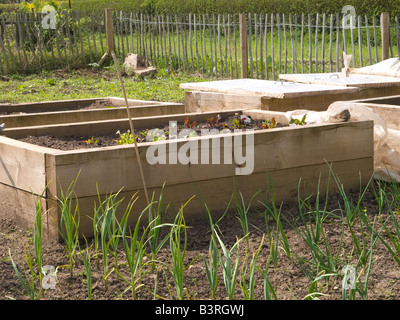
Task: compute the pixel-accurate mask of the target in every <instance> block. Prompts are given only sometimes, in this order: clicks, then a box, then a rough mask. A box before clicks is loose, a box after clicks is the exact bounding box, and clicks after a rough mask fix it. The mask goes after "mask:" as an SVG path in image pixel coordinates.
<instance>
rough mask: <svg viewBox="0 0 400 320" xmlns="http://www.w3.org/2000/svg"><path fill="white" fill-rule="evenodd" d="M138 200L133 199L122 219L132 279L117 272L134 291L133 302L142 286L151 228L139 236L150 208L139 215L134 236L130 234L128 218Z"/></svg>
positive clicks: (123, 238)
mask: <svg viewBox="0 0 400 320" xmlns="http://www.w3.org/2000/svg"><path fill="white" fill-rule="evenodd" d="M136 199H137V198H136V196H135V197H132V198H131V201H130V203H129V204H128V206H127V208H126V210H125V213H124V216H123V217H122V219H121V237H122V244H123V247H124V253H125V259H126V263H127V265H128V267H129V272H130V277H129V278H128V277H126V276H124V275H123V274H122V273H121V272H120V271H119V270H117V269H116V270H115V273H116V274H117V276H118V277H119V278H121V279H122V280H123V281H124V282H126V283H127V284H128V285H129V287H128V289H129V288H130V289H131V291H132V299H133V300H136V298H137V290H138V289H139V288H140V287H141V286H142V285H141V284H138V282H139V280H140V278H141V271H142V268H143V266H144V262H143V258H144V256H145V251H146V242H147V241H146V236H147V232H148V230H149V226H147V227H146V228H144V230H143V231H142V234H141V236H139V229H140V224H141V219H142V217H143V215H144V214H145V213H146V212H147V210H148V207H149V206H148V207H147V208H145V209H144V210H143V211H142V212H141V214H140V215H139V217H138V219H137V221H136V225H135V228H134V231H133V234H132V232H131V231H130V230H129V234H128V218H129V215H130V213H131V211H132V206H133V204H134V203H135V201H136Z"/></svg>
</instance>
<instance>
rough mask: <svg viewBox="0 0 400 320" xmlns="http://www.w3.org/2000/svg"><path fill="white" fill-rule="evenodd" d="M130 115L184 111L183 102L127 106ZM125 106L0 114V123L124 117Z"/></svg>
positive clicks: (19, 124)
mask: <svg viewBox="0 0 400 320" xmlns="http://www.w3.org/2000/svg"><path fill="white" fill-rule="evenodd" d="M129 109H130V112H131V116H132V117H135V118H136V117H150V116H161V115H168V114H177V113H184V112H185V107H184V105H183V104H172V103H171V104H166V105H147V106H146V105H144V106H137V107H129ZM126 118H127V112H126V108H123V107H119V108H110V109H106V108H104V109H91V110H70V111H58V112H41V113H34V114H29V113H27V114H18V115H5V116H1V115H0V121H1V123H3V122H4V123H6V125H7V128H15V127H29V126H41V125H51V124H53V125H54V124H62V123H76V122H86V121H101V120H107V119H126Z"/></svg>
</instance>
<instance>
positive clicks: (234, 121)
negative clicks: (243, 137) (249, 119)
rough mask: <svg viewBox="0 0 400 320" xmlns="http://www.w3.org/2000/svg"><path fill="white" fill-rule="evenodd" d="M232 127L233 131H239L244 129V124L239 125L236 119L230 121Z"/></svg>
mask: <svg viewBox="0 0 400 320" xmlns="http://www.w3.org/2000/svg"><path fill="white" fill-rule="evenodd" d="M232 125H233V127H234V128H235V129H241V128H243V127H244V124H242V123H240V121H239V120H238V119H236V118H235V119H233V120H232Z"/></svg>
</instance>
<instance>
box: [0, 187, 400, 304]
mask: <svg viewBox="0 0 400 320" xmlns="http://www.w3.org/2000/svg"><path fill="white" fill-rule="evenodd" d="M348 195H349V196H350V197H353V199H354V200H355V199H356V197H357V193H356V192H351V193H349V194H348ZM361 207H362V208H365V210H366V212H367V214H368V216H369V218H370V220H371V221H372V220H373V219H374V218H376V217H378V216H377V213H378V212H377V207H376V203H375V200H374V196H373V193H372V192H370V191H369V192H367V194H366V196H365V197H364V199H363V201H362V203H361ZM339 208H343V203H342V201H341V199H340V197H338V196H337V195H331V197H330V201H329V207H328V209H329V210H330V211H332V212H335V213H336V214H337V216H336V217H333V216H331V217H329V218H328V219H327V220H326V221H325V223H324V225H323V229H324V232H325V235H326V239H327V241H328V242H329V245H330V248H331V250H332V253H333V254H334V255H336V254H337V255H338V258H339V259H340V260H341V261H343V262H341V263H338V265H337V268H338V270H337V272H338V273H339V274H340V272H341V268H342V267H343V266H344V264H345V263H348V264H352V265H354V266H355V265H356V263H357V253H356V250H355V247H354V242H353V240H352V237H351V235H350V233H349V229H348V227H347V226H345V227H344V231H343V229H342V226H343V224H342V221H341V218H340V216H341V215H342V213H343V212H340V211H339ZM335 209H336V211H333V210H335ZM298 212H299V209H298V206H297V204H293V205H292V204H284V205H283V206H282V221H283V227H284V231H285V234H286V236H287V239H288V242H289V244H290V248H291V259H289V258H288V256H287V255H286V254H285V252H284V251H283V249H282V243H279V249H278V250H279V252H278V257H277V263H276V266H274V265H273V264H272V263H271V266H270V269H269V271H268V276H269V281H270V283H271V285H272V286H273V288H274V290H275V292H276V296H277V298H278V299H282V300H288V299H303V298H304V297H306V296H307V294H308V293H309V289H310V286H311V283H312V279H310V278H309V277H307V275H306V274H307V272H305V270H310V268H313V269H314V270H315V278H316V277H317V272H316V270H317V269H318V268H317V266H312V265H311V264H308V263H301V261H302V259H309V258H311V251H310V249H309V247H308V246H307V245H306V243H305V241H304V240H303V239H302V238H301V237H300V236H299V234H298V233H297V232H296V229H295V228H293V226H292V225H291V224H289V223H288V221H293V220H292V218H293V217H297V216H298ZM343 214H344V213H343ZM248 218H249V225H250V234H249V245H248V249H247V245H246V241H245V240H242V241H241V242H240V253H239V255H240V258H239V259H240V267H239V271H238V278H237V280H238V281H240V275H241V272H242V265H243V263H244V262H245V261H246V251H247V253H248V254H247V257H250V259H251V255H252V253H253V252H255V251H256V250H257V248H259V246H260V244H261V243H262V238H263V235H264V234H265V233H266V220H265V219H264V216H263V215H262V214H260V213H257V212H250V213H249V215H248ZM379 218H380V219H381V220H382V221H385V220H386V219H387V218H388V216H387V215H386V214H385V213H383V214H381V215H380V216H379ZM267 221H268V226H269V230H270V232H271V234H272V235H273V236H274V237H275V235H276V223H275V222H274V221H272V220H270V219H269V220H268V219H267ZM311 225H314V224H313V223H312V222H311ZM378 226H379V223H378V222H377V224H376V227H377V230H378ZM388 226H389V228H390V230H392V231H393V228H392V226H390V224H388ZM31 227H32V226H21V225H16V224H15V223H14V222H13V221H12V220H10V219H2V220H1V221H0V299H18V300H19V299H22V300H25V299H29V297H28V296H27V294H26V293H25V292H24V289H23V287H22V286H21V283H20V282H19V280H18V278H17V276H16V273H15V271H14V270H13V267H12V265H11V262H10V258H9V250H10V252H11V254H12V257H13V259H14V260H15V261H16V263H17V265H18V268H19V270H20V271H21V272H23V270H26V269H27V268H26V265H25V252H26V250H27V248H28V249H29V250H31V252H34V251H33V248H32V233H31V230H30V228H31ZM188 227H189V228H188V229H187V231H188V235H187V252H186V258H185V262H184V264H185V266H187V269H186V270H185V271H184V287H185V290H186V291H185V292H186V293H185V298H190V299H210V298H211V293H210V292H211V290H210V286H209V284H208V281H207V278H206V270H205V265H204V262H203V258H202V257H205V258H206V259H207V260H208V257H209V256H208V249H209V243H210V227H209V225H208V223H207V222H206V220H205V219H200V218H199V220H197V221H190V222H188ZM219 229H220V231H221V234H222V235H223V236H222V240H223V241H224V243H225V245H226V246H227V248H228V249H230V248H232V246H233V244H234V243H235V242H236V241H237V238H241V237H243V235H244V234H243V231H242V229H241V226H240V223H239V220H238V219H237V216H236V215H235V212H234V211H232V212H230V213H229V214H228V215H227V216H226V217H225V218H224V219H223V220H222V221H221V222H220V224H219ZM342 231H343V232H344V233H343V234H342ZM354 231H355V235H356V237H358V238H359V239H361V238H360V235H361V229H360V228H359V223H358V221H356V223H355V225H354ZM364 232H365V234H366V235H367V238H366V247H367V249H368V248H369V247H370V238H369V237H370V234H369V232H368V231H365V230H364ZM383 238H384V239H386V240H388V237H387V236H383ZM341 239H342V242H341ZM89 243H90V241H89ZM339 244H341V245H340V246H339ZM319 245H320V247H321V248H324V246H323V243H322V242H321V243H320V244H319ZM64 249H65V247H64V246H63V245H61V244H59V243H55V242H47V243H45V245H44V248H43V260H44V261H43V262H44V264H47V265H52V266H54V267H58V269H57V285H56V289H48V290H47V291H45V292H44V294H43V296H41V298H42V299H51V300H52V299H72V300H84V299H86V298H87V277H86V275H85V271H84V268H83V264H82V261H81V259H80V258H79V259H78V262H77V265H76V267H75V270H74V273H73V275H72V276H70V275H69V271H68V268H67V267H66V265H67V264H68V257H67V253H66V251H65V250H64ZM91 250H92V251H91V252H92V253H93V248H91ZM270 250H271V247H270V245H269V243H268V240H267V237H266V238H264V243H263V245H262V246H261V254H260V256H259V259H258V261H257V266H258V267H259V268H260V269H261V270H264V268H265V265H266V263H267V259H268V254H269V252H270ZM148 252H149V251H148ZM199 257H200V258H199ZM235 257H236V254H235V255H233V258H232V262H233V261H234V260H233V259H234V258H235ZM156 259H157V260H158V261H159V262H158V263H157V264H156V270H152V269H151V267H150V265H149V266H147V267H145V268H144V269H143V276H142V278H141V279H140V280H139V282H138V285H139V284H142V286H141V287H140V288H139V289H138V290H137V298H138V299H144V300H149V299H153V297H154V295H156V298H158V299H175V298H176V294H175V290H174V283H173V279H172V277H171V273H170V271H169V269H168V268H169V267H170V266H171V263H172V262H171V253H170V249H169V246H168V242H167V243H166V244H165V245H164V247H163V248H162V249H161V250H160V251H159V253H158V254H157V257H156ZM118 260H119V262H120V263H121V266H120V272H121V273H122V274H124V275H127V274H128V273H127V270H126V266H124V265H122V264H123V263H124V261H125V257H124V253H123V250H122V249H121V250H120V251H119V253H118ZM101 261H102V260H101V258H100V266H101ZM146 261H147V262H148V261H149V258H147V259H146ZM24 266H25V267H24ZM109 266H110V270H111V269H112V267H114V264H113V258H112V257H111V256H110V257H109ZM319 272H320V273H319V275H321V274H323V273H324V272H323V271H322V270H321V269H319ZM357 272H358V273H359V275H360V279H361V282H362V284H364V283H365V276H366V274H367V270H366V269H365V268H362V267H358V269H357ZM326 273H328V272H326ZM255 274H256V279H257V280H256V284H255V288H254V298H255V299H263V298H264V293H263V292H264V291H263V279H262V277H261V273H260V272H259V271H258V270H257V271H256V272H255ZM218 276H219V278H218V290H217V293H216V299H220V300H225V299H226V297H227V294H226V291H225V287H224V282H223V274H222V267H221V266H220V267H219V274H218ZM92 285H93V289H92V290H93V293H92V298H93V299H98V300H102V299H107V300H112V299H131V292H130V290H127V288H128V285H127V284H126V283H125V282H124V281H122V280H121V279H120V278H119V277H118V276H117V274H116V273H115V272H111V274H110V276H109V277H108V286H109V287H108V290H107V291H105V286H104V281H103V279H102V270H101V269H97V267H96V263H95V260H94V259H93V260H92ZM37 286H39V284H37ZM322 286H323V288H322V289H321V292H322V293H323V294H324V295H323V296H320V299H334V300H337V299H341V298H342V296H341V288H342V278H341V276H339V275H334V276H331V277H330V278H329V281H327V282H324V281H319V282H318V288H321V287H322ZM367 288H368V295H367V298H368V299H370V300H391V299H399V298H400V268H399V265H398V264H397V263H396V261H395V260H394V259H393V257H392V256H391V255H390V254H389V252H388V249H387V248H386V247H385V246H383V244H382V242H381V241H380V240H378V241H377V242H376V245H375V246H374V249H373V256H372V268H371V271H370V276H369V281H368V285H367ZM243 297H244V296H243V292H242V290H241V289H240V287H239V285H236V291H235V298H236V299H239V300H240V299H243ZM356 299H360V295H359V294H358V293H357V294H356Z"/></svg>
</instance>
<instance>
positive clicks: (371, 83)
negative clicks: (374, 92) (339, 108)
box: [279, 72, 400, 88]
mask: <svg viewBox="0 0 400 320" xmlns="http://www.w3.org/2000/svg"><path fill="white" fill-rule="evenodd" d="M279 79H281V80H285V81H292V82H295V83H304V84H314V85H329V86H340V87H358V88H380V87H387V86H400V78H396V77H385V76H378V75H362V74H355V73H350V74H349V76H348V77H342V73H341V72H332V73H311V74H310V73H307V74H280V75H279Z"/></svg>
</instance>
